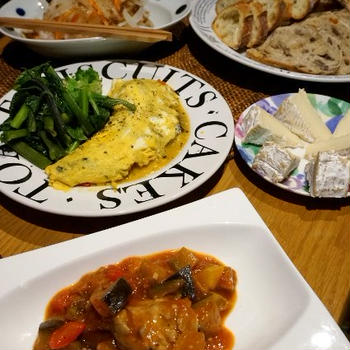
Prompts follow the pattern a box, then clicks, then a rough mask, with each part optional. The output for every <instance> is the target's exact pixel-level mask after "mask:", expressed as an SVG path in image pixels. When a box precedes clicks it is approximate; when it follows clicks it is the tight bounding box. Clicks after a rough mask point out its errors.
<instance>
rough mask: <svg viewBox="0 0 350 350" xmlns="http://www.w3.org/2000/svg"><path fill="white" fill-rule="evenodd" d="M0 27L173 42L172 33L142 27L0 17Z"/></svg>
mask: <svg viewBox="0 0 350 350" xmlns="http://www.w3.org/2000/svg"><path fill="white" fill-rule="evenodd" d="M0 26H1V27H14V28H23V29H33V30H46V31H50V32H64V33H84V34H92V35H93V36H103V37H105V36H109V37H118V38H124V39H129V40H135V41H143V42H157V41H161V40H166V41H171V40H172V33H171V32H168V31H165V30H160V29H153V28H141V27H137V28H136V27H118V26H105V25H100V24H83V23H69V22H55V21H47V20H42V19H29V18H17V17H0Z"/></svg>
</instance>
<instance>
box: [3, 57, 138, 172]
mask: <svg viewBox="0 0 350 350" xmlns="http://www.w3.org/2000/svg"><path fill="white" fill-rule="evenodd" d="M14 89H15V90H16V93H15V95H14V96H13V98H12V101H11V104H10V115H9V118H8V119H7V120H6V121H5V122H4V123H3V124H2V125H0V132H2V133H1V135H0V141H2V142H3V143H5V144H7V145H8V146H9V147H11V148H12V149H14V150H15V151H16V152H18V153H19V154H21V155H22V156H23V157H24V158H26V159H27V160H29V161H30V162H31V163H33V164H35V165H36V166H38V167H40V168H42V169H43V168H45V167H46V166H47V165H49V164H51V163H52V162H55V161H57V160H58V159H60V158H62V157H64V156H65V155H66V154H68V153H70V152H72V151H73V150H74V149H76V148H77V147H78V146H79V145H80V144H81V143H83V142H85V141H86V140H87V139H88V138H89V137H91V135H93V134H94V133H96V132H97V131H98V130H100V129H101V128H103V126H104V125H105V124H106V122H107V121H108V119H109V117H110V115H111V114H112V112H113V108H114V106H115V105H116V104H122V105H124V106H125V107H126V108H128V109H129V110H131V111H134V110H135V108H136V107H135V106H134V105H133V104H131V103H129V102H128V101H124V100H121V99H114V98H111V97H109V96H104V95H102V84H101V79H100V77H99V75H98V73H97V72H96V71H94V70H93V69H92V68H91V67H90V68H88V69H86V70H83V69H79V70H78V71H77V72H76V73H75V74H74V75H72V76H69V77H68V78H66V79H61V78H60V77H59V76H58V74H57V73H56V71H55V70H54V69H53V67H52V66H51V65H50V64H49V63H44V64H42V65H39V66H36V67H34V68H31V69H28V70H25V71H24V72H22V73H21V74H20V76H19V77H18V78H17V80H16V82H15V85H14Z"/></svg>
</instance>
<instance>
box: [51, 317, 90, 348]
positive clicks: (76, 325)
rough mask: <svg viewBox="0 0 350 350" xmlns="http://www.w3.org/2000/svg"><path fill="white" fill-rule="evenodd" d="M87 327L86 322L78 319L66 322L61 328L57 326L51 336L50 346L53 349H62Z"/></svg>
mask: <svg viewBox="0 0 350 350" xmlns="http://www.w3.org/2000/svg"><path fill="white" fill-rule="evenodd" d="M84 329H85V323H83V322H78V321H71V322H67V323H65V324H64V325H63V326H61V327H60V328H57V329H56V330H55V331H54V332H53V333H52V334H51V337H50V340H49V346H50V348H51V349H60V348H63V347H65V346H67V345H69V344H70V343H71V342H73V341H74V340H75V339H77V338H78V336H79V335H80V334H81V333H82V332H83V330H84Z"/></svg>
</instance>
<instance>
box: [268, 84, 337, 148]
mask: <svg viewBox="0 0 350 350" xmlns="http://www.w3.org/2000/svg"><path fill="white" fill-rule="evenodd" d="M274 116H275V117H276V118H277V119H278V120H280V121H281V122H282V123H283V124H284V125H285V126H286V127H287V128H288V129H289V130H290V131H291V132H293V133H294V134H296V135H298V136H299V137H300V138H301V139H303V140H304V141H306V142H311V143H312V142H316V141H321V140H327V139H328V138H330V137H331V136H332V133H331V132H330V130H329V129H328V128H327V126H326V125H325V124H324V122H323V121H322V119H321V116H320V115H319V114H318V113H317V111H316V110H315V109H314V108H313V106H312V104H311V103H310V101H309V99H308V97H307V94H306V92H305V90H304V89H299V92H298V93H296V94H293V95H291V96H289V97H287V98H286V99H285V100H284V101H283V102H282V103H281V105H280V106H279V108H278V110H277V112H276V113H275V115H274Z"/></svg>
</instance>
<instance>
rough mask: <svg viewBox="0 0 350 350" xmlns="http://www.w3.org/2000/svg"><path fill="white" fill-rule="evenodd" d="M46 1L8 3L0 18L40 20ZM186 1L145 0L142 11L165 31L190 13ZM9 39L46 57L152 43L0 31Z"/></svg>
mask: <svg viewBox="0 0 350 350" xmlns="http://www.w3.org/2000/svg"><path fill="white" fill-rule="evenodd" d="M47 5H48V4H47V1H46V0H10V1H9V2H7V3H6V4H5V5H4V6H2V7H1V8H0V16H3V17H19V18H42V17H43V12H44V9H45V7H46V6H47ZM190 5H191V4H190V0H147V1H146V9H147V10H148V11H149V13H150V20H151V21H152V22H153V24H154V28H155V29H166V28H169V27H171V26H172V25H174V24H175V23H177V22H179V21H180V20H182V19H183V18H185V17H186V16H187V15H188V14H189V12H190V10H191V6H190ZM0 31H1V32H2V33H3V34H4V35H7V36H9V37H11V38H12V39H15V40H18V41H20V42H22V43H24V44H25V45H27V46H28V47H29V48H30V49H32V50H33V51H35V52H38V53H40V54H42V55H45V56H48V57H59V58H67V57H93V56H101V55H116V56H120V55H124V54H135V53H137V52H140V51H141V50H143V49H145V48H147V47H149V46H150V45H152V43H143V42H139V41H130V40H124V39H117V38H102V37H92V38H83V39H66V40H42V39H40V40H39V39H28V38H26V37H24V36H23V34H22V33H21V30H20V29H11V28H4V27H3V28H0Z"/></svg>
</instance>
